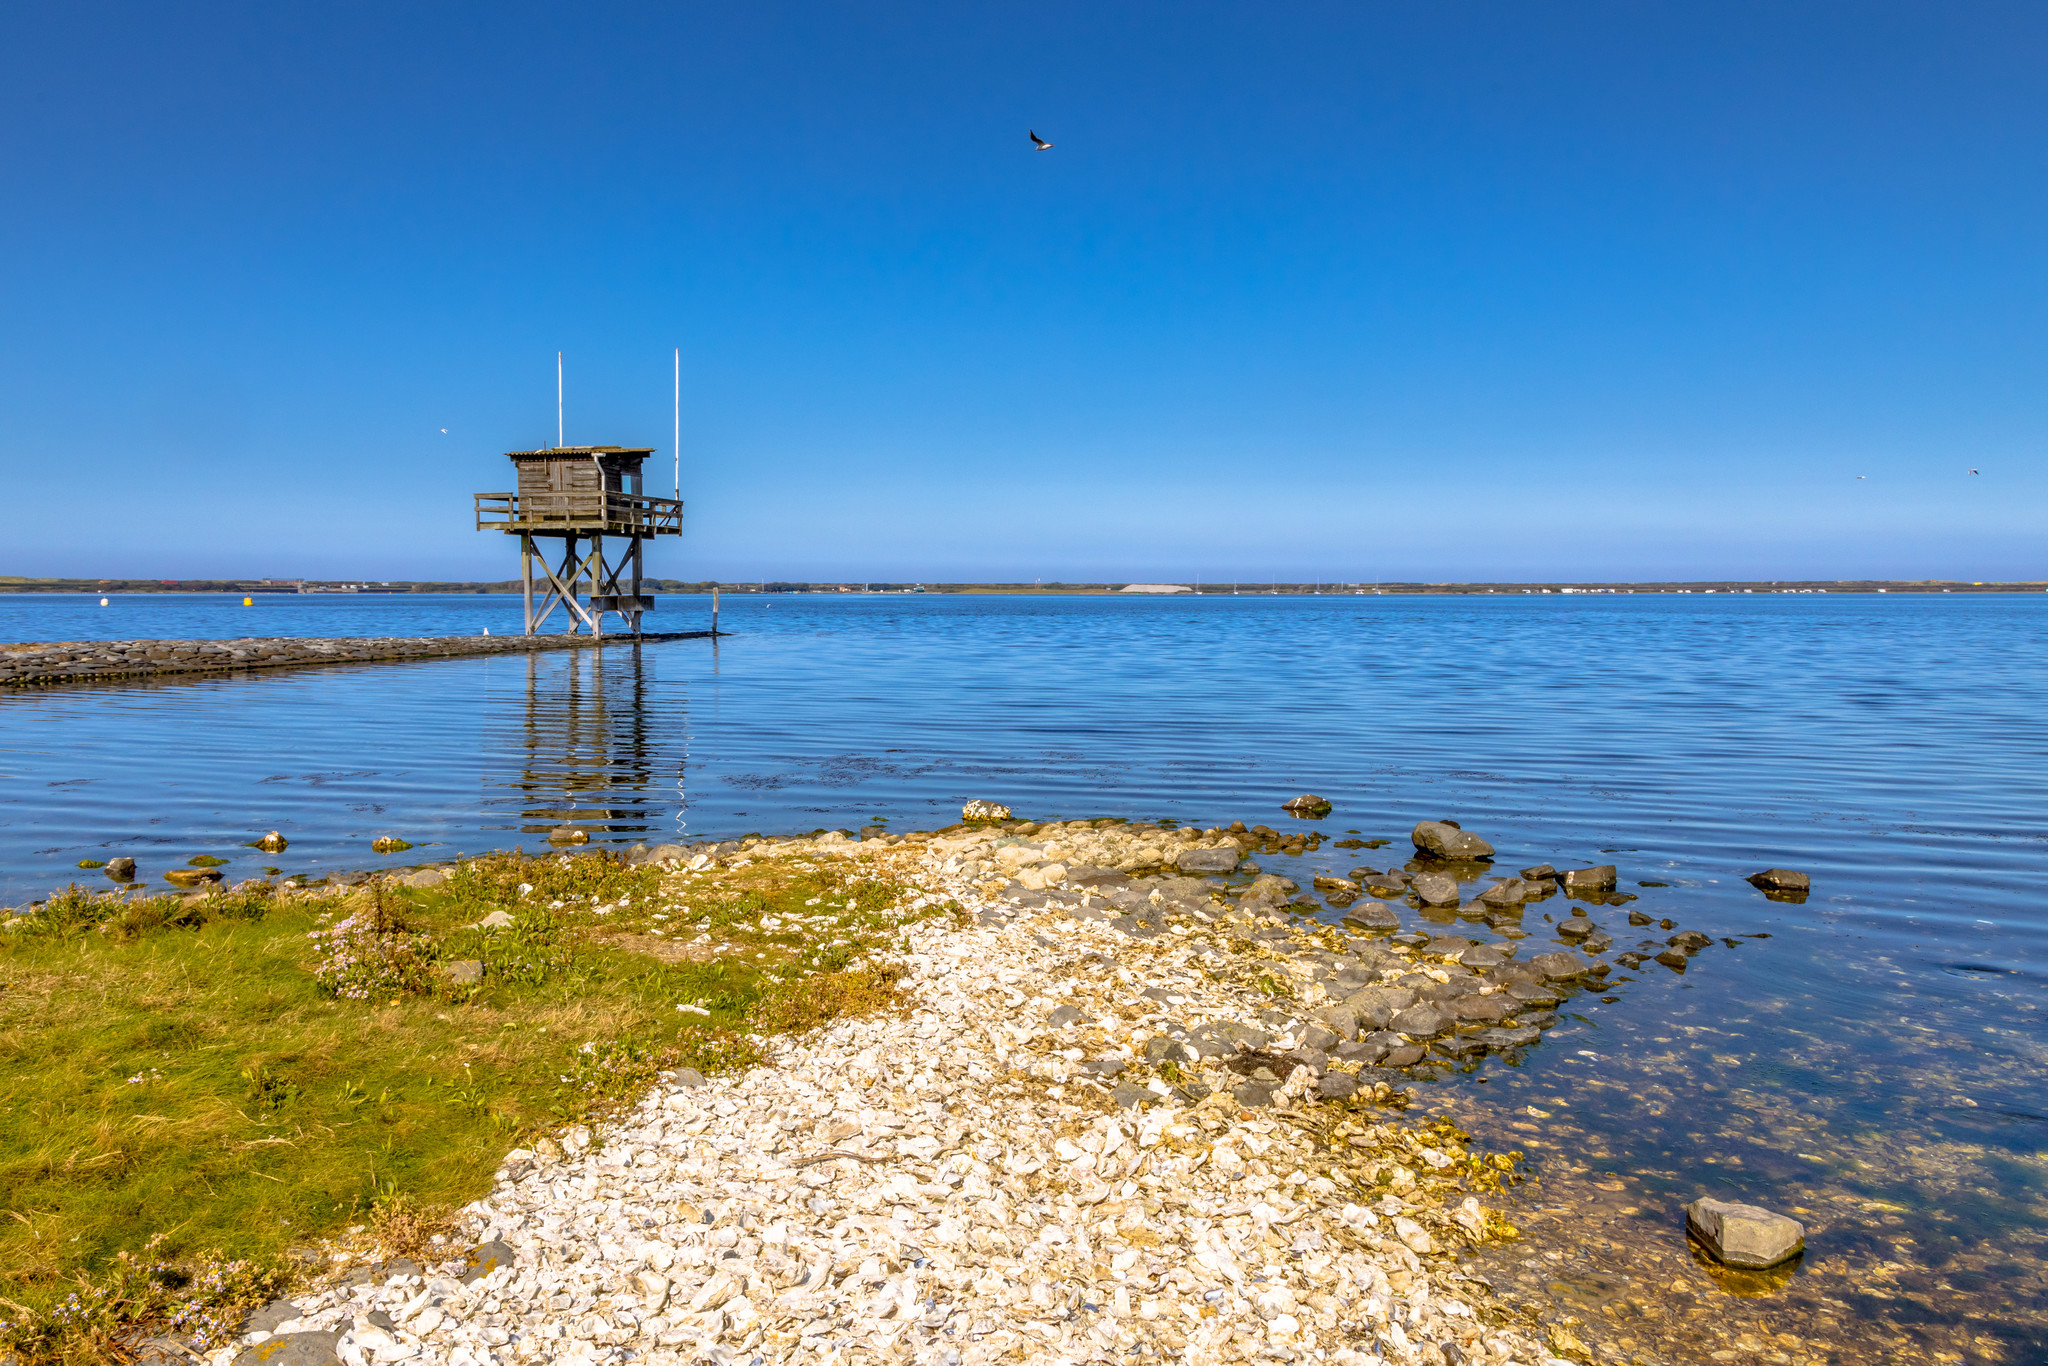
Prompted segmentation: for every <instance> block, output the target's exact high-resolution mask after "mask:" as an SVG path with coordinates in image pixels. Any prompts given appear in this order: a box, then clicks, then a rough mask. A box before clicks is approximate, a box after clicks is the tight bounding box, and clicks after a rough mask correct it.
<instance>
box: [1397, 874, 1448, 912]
mask: <svg viewBox="0 0 2048 1366" xmlns="http://www.w3.org/2000/svg"><path fill="white" fill-rule="evenodd" d="M1409 890H1410V891H1412V892H1414V893H1415V897H1416V900H1418V901H1420V902H1421V903H1422V904H1423V905H1425V906H1455V905H1457V904H1458V880H1457V879H1456V878H1454V877H1451V876H1449V875H1448V874H1445V873H1418V874H1417V875H1416V877H1415V881H1414V882H1412V883H1411V884H1409Z"/></svg>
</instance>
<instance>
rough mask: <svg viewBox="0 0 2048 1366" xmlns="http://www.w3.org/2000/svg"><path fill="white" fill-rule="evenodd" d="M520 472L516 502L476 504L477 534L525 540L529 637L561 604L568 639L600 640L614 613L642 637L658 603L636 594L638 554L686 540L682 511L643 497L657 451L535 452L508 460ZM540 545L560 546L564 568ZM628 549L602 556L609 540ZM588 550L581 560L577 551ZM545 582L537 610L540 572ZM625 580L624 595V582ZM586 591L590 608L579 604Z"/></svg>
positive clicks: (512, 496)
mask: <svg viewBox="0 0 2048 1366" xmlns="http://www.w3.org/2000/svg"><path fill="white" fill-rule="evenodd" d="M506 454H507V456H508V458H509V459H510V460H511V461H512V467H513V469H514V470H516V471H517V472H518V484H519V487H518V489H517V490H516V491H515V492H512V493H479V494H478V495H477V496H476V525H477V530H479V531H484V530H496V531H503V532H505V533H506V534H507V535H511V536H517V537H518V538H519V570H520V572H519V577H520V582H521V584H522V585H523V587H524V589H525V593H526V633H527V634H528V635H532V634H534V633H535V632H536V631H538V630H539V629H540V627H541V623H543V622H545V621H546V620H547V619H548V616H549V614H550V613H552V612H553V611H554V610H555V607H556V605H557V604H560V605H561V606H563V607H566V608H567V609H568V616H569V630H570V632H571V633H572V634H573V633H574V632H575V631H576V630H577V629H578V628H579V627H581V626H588V627H589V628H590V632H591V634H592V635H603V634H604V615H605V613H607V612H617V613H618V614H619V615H620V616H622V617H624V618H625V619H626V625H627V629H629V630H630V631H632V632H633V634H635V635H638V634H640V614H641V613H642V612H647V611H652V610H653V608H654V599H653V598H651V597H647V596H644V595H643V594H642V593H641V592H640V561H641V546H642V545H643V544H644V543H645V542H646V541H647V539H648V538H649V537H653V536H680V535H682V533H683V504H682V501H681V500H680V499H676V498H650V497H648V496H647V495H646V494H644V493H642V492H641V477H640V467H641V465H642V464H643V463H644V462H645V461H646V459H647V457H648V456H650V455H652V454H654V451H653V450H652V448H640V447H629V446H554V447H550V448H548V449H547V450H539V451H508V452H506ZM536 536H559V537H561V538H562V554H561V557H560V567H559V568H557V567H555V566H553V565H550V564H549V563H548V558H547V556H546V555H545V554H544V553H543V552H541V551H539V550H537V549H536V548H535V546H534V537H536ZM607 536H610V537H612V538H613V539H614V542H616V541H617V540H618V539H619V538H624V539H625V541H626V546H625V548H624V549H623V550H621V551H620V552H619V553H618V554H617V556H616V557H615V558H614V557H607V555H606V554H605V544H604V542H605V537H607ZM582 540H588V541H589V543H590V548H589V550H588V551H587V552H581V553H579V547H578V542H579V541H582ZM536 564H538V565H539V566H540V572H541V575H542V576H543V578H544V579H545V582H544V583H543V584H542V595H541V600H540V603H539V606H538V610H536V607H535V603H534V597H533V591H534V566H535V565H536ZM622 575H624V576H626V581H625V583H624V585H623V586H622V585H621V582H620V578H621V576H622ZM586 581H587V582H588V584H589V605H588V606H587V607H586V606H585V605H584V604H582V603H580V602H578V601H577V593H578V590H579V588H581V586H582V585H583V584H584V583H585V582H586Z"/></svg>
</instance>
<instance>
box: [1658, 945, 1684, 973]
mask: <svg viewBox="0 0 2048 1366" xmlns="http://www.w3.org/2000/svg"><path fill="white" fill-rule="evenodd" d="M1657 961H1658V962H1659V963H1662V964H1663V965H1664V966H1665V967H1667V968H1670V969H1671V970H1672V971H1673V972H1684V971H1685V966H1686V963H1687V962H1688V961H1689V960H1688V959H1687V958H1686V956H1685V955H1684V954H1682V953H1680V952H1679V951H1678V950H1677V949H1666V950H1664V951H1663V952H1662V953H1660V954H1658V955H1657Z"/></svg>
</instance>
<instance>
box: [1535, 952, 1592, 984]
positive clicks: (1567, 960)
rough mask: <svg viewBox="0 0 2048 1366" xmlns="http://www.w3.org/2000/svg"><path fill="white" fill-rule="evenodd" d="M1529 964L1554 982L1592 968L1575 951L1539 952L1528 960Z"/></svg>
mask: <svg viewBox="0 0 2048 1366" xmlns="http://www.w3.org/2000/svg"><path fill="white" fill-rule="evenodd" d="M1529 966H1530V967H1532V968H1534V969H1536V970H1537V971H1538V972H1540V973H1542V974H1543V975H1544V976H1545V977H1546V978H1548V979H1549V980H1551V981H1554V982H1561V981H1564V980H1566V979H1568V978H1572V977H1580V976H1583V975H1585V974H1586V973H1588V972H1590V971H1592V968H1593V965H1592V964H1591V963H1589V962H1587V961H1586V960H1585V959H1584V958H1581V957H1580V956H1579V955H1578V954H1576V953H1539V954H1537V955H1536V956H1535V957H1534V958H1531V959H1530V960H1529Z"/></svg>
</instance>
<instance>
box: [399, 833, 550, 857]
mask: <svg viewBox="0 0 2048 1366" xmlns="http://www.w3.org/2000/svg"><path fill="white" fill-rule="evenodd" d="M584 838H586V839H588V838H589V836H587V835H586V836H585V837H584ZM370 848H371V849H372V850H373V851H375V852H376V853H379V854H397V853H402V852H404V851H405V850H407V849H410V848H412V845H411V844H410V843H409V842H407V841H405V840H402V839H399V838H398V837H397V836H395V835H380V836H378V837H377V838H376V839H373V840H371V841H370Z"/></svg>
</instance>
